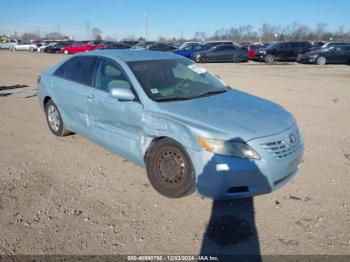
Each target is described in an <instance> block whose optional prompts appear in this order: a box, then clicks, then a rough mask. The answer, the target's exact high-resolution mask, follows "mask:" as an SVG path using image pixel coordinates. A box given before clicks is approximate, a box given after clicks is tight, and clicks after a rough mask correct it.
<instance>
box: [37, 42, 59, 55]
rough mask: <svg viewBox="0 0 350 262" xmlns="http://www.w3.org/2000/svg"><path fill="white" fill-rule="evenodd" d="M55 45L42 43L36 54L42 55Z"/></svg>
mask: <svg viewBox="0 0 350 262" xmlns="http://www.w3.org/2000/svg"><path fill="white" fill-rule="evenodd" d="M55 44H57V43H56V42H43V43H42V45H41V46H39V47H38V49H37V50H36V51H37V52H38V53H44V52H45V50H46V48H47V47H49V46H53V45H55Z"/></svg>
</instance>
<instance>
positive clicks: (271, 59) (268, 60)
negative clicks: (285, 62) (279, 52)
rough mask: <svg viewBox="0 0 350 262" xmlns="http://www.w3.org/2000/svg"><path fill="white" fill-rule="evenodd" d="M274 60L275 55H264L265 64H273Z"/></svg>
mask: <svg viewBox="0 0 350 262" xmlns="http://www.w3.org/2000/svg"><path fill="white" fill-rule="evenodd" d="M274 62H275V57H274V56H273V55H266V56H265V63H266V64H273V63H274Z"/></svg>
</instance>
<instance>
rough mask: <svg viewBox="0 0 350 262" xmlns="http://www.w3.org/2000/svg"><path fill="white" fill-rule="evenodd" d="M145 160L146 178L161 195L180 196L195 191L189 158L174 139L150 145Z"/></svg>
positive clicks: (193, 173) (192, 170) (192, 169)
mask: <svg viewBox="0 0 350 262" xmlns="http://www.w3.org/2000/svg"><path fill="white" fill-rule="evenodd" d="M145 160H146V168H147V175H148V179H149V181H150V183H151V185H152V186H153V188H154V189H155V190H156V191H157V192H158V193H160V194H161V195H163V196H165V197H168V198H180V197H184V196H187V195H190V194H192V193H193V192H194V191H195V181H196V176H195V172H194V168H193V165H192V162H191V159H190V157H189V155H188V154H187V152H186V150H185V149H184V148H183V146H182V145H181V144H179V143H178V142H176V141H175V140H173V139H170V138H163V139H161V140H159V141H158V142H156V143H155V144H154V145H152V146H151V148H150V149H149V151H148V152H147V155H146V159H145Z"/></svg>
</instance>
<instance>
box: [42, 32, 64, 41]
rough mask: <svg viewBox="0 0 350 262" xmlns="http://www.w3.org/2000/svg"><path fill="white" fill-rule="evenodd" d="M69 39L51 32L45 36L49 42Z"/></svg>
mask: <svg viewBox="0 0 350 262" xmlns="http://www.w3.org/2000/svg"><path fill="white" fill-rule="evenodd" d="M67 38H69V37H68V36H65V35H63V34H61V33H58V32H50V33H47V34H46V36H45V39H49V40H64V39H67Z"/></svg>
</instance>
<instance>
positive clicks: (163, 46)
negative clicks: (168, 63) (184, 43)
mask: <svg viewBox="0 0 350 262" xmlns="http://www.w3.org/2000/svg"><path fill="white" fill-rule="evenodd" d="M175 49H176V47H174V46H173V45H171V44H167V43H155V44H153V45H149V46H148V47H147V48H146V49H145V50H149V51H162V52H168V51H173V50H175Z"/></svg>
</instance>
